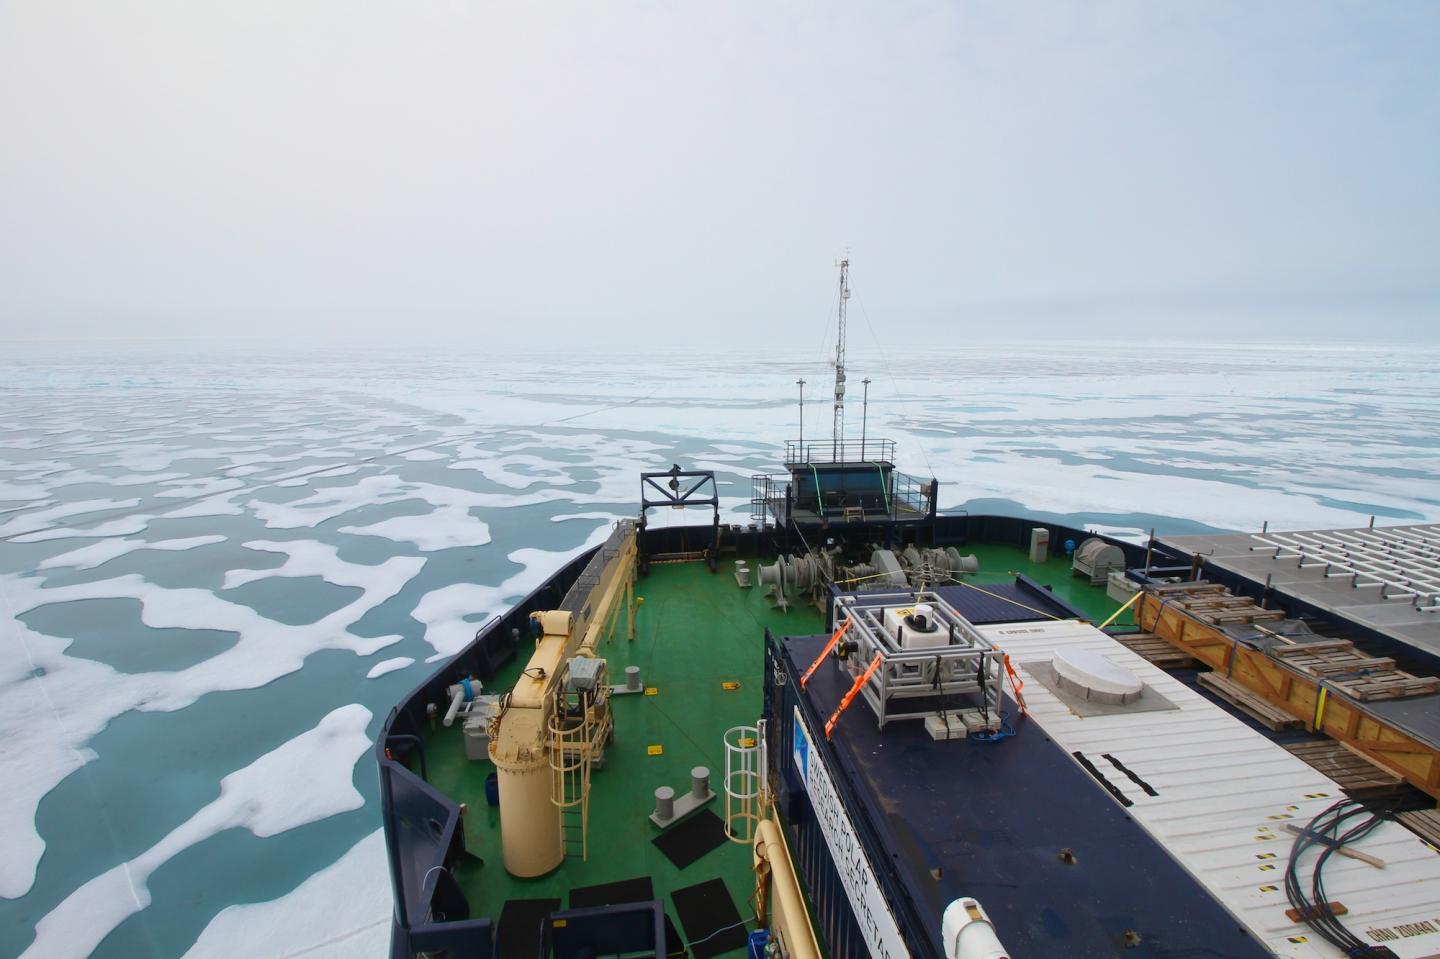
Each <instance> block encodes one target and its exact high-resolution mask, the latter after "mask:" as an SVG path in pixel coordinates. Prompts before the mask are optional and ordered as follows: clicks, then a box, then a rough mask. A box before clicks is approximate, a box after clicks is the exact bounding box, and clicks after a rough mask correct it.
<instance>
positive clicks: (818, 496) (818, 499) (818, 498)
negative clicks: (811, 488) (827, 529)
mask: <svg viewBox="0 0 1440 959" xmlns="http://www.w3.org/2000/svg"><path fill="white" fill-rule="evenodd" d="M810 472H811V473H812V474H814V476H815V506H816V507H817V508H818V509H819V510H820V515H821V516H824V515H825V494H824V493H822V492H820V471H819V470H817V469H816V468H815V464H814V463H811V464H810Z"/></svg>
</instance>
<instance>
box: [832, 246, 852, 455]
mask: <svg viewBox="0 0 1440 959" xmlns="http://www.w3.org/2000/svg"><path fill="white" fill-rule="evenodd" d="M849 300H850V258H849V257H848V256H847V257H846V258H845V259H843V260H841V261H840V322H839V327H840V336H839V338H838V339H837V340H836V341H835V433H834V438H833V439H832V440H831V443H832V446H831V450H830V452H831V460H832V461H834V462H839V461H840V442H841V440H842V439H844V434H845V305H846V303H848V302H849Z"/></svg>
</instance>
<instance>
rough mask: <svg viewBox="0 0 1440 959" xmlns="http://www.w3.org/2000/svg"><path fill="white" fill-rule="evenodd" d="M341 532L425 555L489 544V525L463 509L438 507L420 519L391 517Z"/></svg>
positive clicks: (417, 517)
mask: <svg viewBox="0 0 1440 959" xmlns="http://www.w3.org/2000/svg"><path fill="white" fill-rule="evenodd" d="M340 532H342V533H353V534H355V535H357V536H381V537H384V538H385V539H389V540H394V541H395V542H399V543H414V544H415V546H416V547H417V548H418V549H420V550H421V551H422V552H427V553H428V552H433V551H434V550H440V549H451V548H454V547H457V546H484V545H485V544H486V543H488V542H490V526H489V524H487V523H486V522H485V521H484V520H482V519H479V518H478V517H475V516H472V515H471V514H470V511H469V510H468V509H466V508H465V507H464V506H441V507H439V508H438V509H434V510H431V511H430V512H428V513H424V514H422V515H420V516H392V517H391V518H390V519H385V520H381V521H380V522H378V523H371V524H370V525H369V526H342V527H340Z"/></svg>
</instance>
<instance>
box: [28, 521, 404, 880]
mask: <svg viewBox="0 0 1440 959" xmlns="http://www.w3.org/2000/svg"><path fill="white" fill-rule="evenodd" d="M247 546H248V547H249V548H252V549H261V550H265V551H271V552H283V553H285V554H286V562H285V564H284V565H282V566H281V567H279V568H278V569H274V570H241V571H236V572H237V573H238V575H237V576H236V577H235V580H236V582H237V584H238V582H249V581H251V580H253V579H260V578H265V577H268V576H315V575H318V576H322V577H324V578H325V580H326V581H327V582H331V583H334V584H335V585H337V586H357V587H360V588H361V589H362V590H363V591H364V592H363V593H362V594H361V595H360V596H359V597H358V598H356V599H355V600H353V601H352V602H350V603H349V604H347V605H346V606H344V607H342V608H341V609H338V610H336V611H335V612H333V613H331V614H330V615H328V616H325V617H324V618H322V619H320V620H318V621H316V622H314V623H311V624H307V625H303V626H290V625H286V624H283V623H277V622H275V621H274V620H271V619H267V618H266V617H264V616H261V615H260V614H259V613H257V612H256V611H255V610H253V609H251V608H250V607H249V606H245V605H242V604H239V603H232V602H228V601H226V600H224V599H221V598H220V597H218V596H216V595H215V593H213V592H211V591H210V590H207V589H193V588H183V589H168V588H165V587H161V586H157V585H155V584H153V583H149V582H147V581H146V580H145V579H144V578H142V577H140V576H137V575H133V574H131V575H127V576H119V577H114V578H111V579H104V580H98V581H95V582H87V583H74V584H70V585H66V586H56V587H51V588H45V587H44V586H43V585H42V581H41V580H40V579H38V578H37V577H33V576H13V575H10V576H0V597H3V600H4V602H5V604H6V607H7V608H6V609H5V612H6V613H7V614H8V616H9V617H11V618H10V619H8V620H0V625H3V627H4V628H5V629H6V630H7V632H8V633H9V635H10V637H11V638H13V639H14V640H15V642H14V646H15V647H16V648H19V649H21V650H23V651H24V653H25V655H24V656H23V657H21V656H15V657H10V658H0V729H4V730H6V732H7V736H8V737H9V738H8V739H7V740H6V747H7V748H6V749H4V750H0V782H5V783H6V784H7V786H6V788H5V789H4V790H0V848H4V849H5V850H6V855H5V856H4V857H0V896H4V897H6V898H15V897H17V896H20V895H23V894H24V893H25V892H26V890H28V889H29V888H30V886H31V884H32V883H33V881H34V877H35V868H36V864H37V863H38V861H39V859H40V855H41V853H42V852H43V850H44V842H43V841H42V840H41V839H40V837H39V835H38V834H37V833H36V832H35V825H34V824H35V810H36V808H37V806H38V805H39V803H40V799H41V797H43V796H44V795H45V794H46V793H47V792H49V791H50V790H51V789H53V788H54V787H55V786H56V784H58V783H59V782H60V781H61V780H62V779H64V778H65V777H66V776H67V775H69V774H70V773H71V772H73V771H75V770H76V769H78V768H79V767H80V766H81V765H83V764H84V763H85V762H87V761H89V759H91V758H93V753H91V752H90V751H89V749H88V745H87V744H88V743H89V742H90V740H91V739H93V738H94V737H95V736H96V735H97V734H98V733H99V732H100V731H101V730H102V729H104V728H105V725H106V724H107V723H108V722H109V721H110V720H111V719H113V718H115V717H116V716H119V715H121V714H123V713H125V712H128V711H129V710H132V709H140V710H144V711H158V712H170V711H174V710H178V709H182V708H184V707H185V706H188V705H190V704H191V703H193V702H194V701H195V700H196V699H198V698H199V697H201V696H203V695H206V694H208V693H213V692H221V691H225V690H232V689H254V688H257V687H259V686H263V685H265V684H266V683H269V682H271V681H273V680H274V679H276V678H278V677H280V676H284V675H286V674H288V673H292V672H294V671H295V670H298V669H300V668H301V666H302V665H304V662H305V659H306V657H308V656H310V655H311V654H313V653H316V652H319V651H320V650H323V649H340V650H349V651H351V652H353V653H355V654H356V655H358V656H370V655H372V654H374V653H376V652H378V651H379V650H381V649H383V648H385V647H386V646H389V645H391V644H393V643H396V642H398V641H399V640H400V639H401V637H400V636H398V635H386V636H379V637H362V636H356V635H355V634H353V633H351V632H349V627H350V626H353V625H354V624H355V623H356V622H358V621H359V620H360V619H361V618H362V617H363V616H364V615H365V614H366V613H368V612H369V611H370V610H372V609H374V608H375V607H377V606H379V605H380V604H382V603H384V602H385V601H386V600H388V599H390V598H391V597H392V596H395V595H396V594H397V593H399V592H400V590H401V589H403V588H404V586H405V584H406V583H408V582H409V581H410V580H411V579H412V578H413V577H414V576H415V575H416V574H417V573H418V572H419V571H420V568H421V567H422V566H423V565H424V564H425V560H424V559H422V558H420V557H409V556H395V557H391V558H390V559H388V560H386V561H385V562H383V563H380V564H378V565H375V566H365V565H360V564H356V563H347V562H345V561H343V560H340V559H338V557H337V556H336V552H337V549H336V547H334V546H329V545H327V544H323V543H315V542H311V541H304V540H301V541H295V542H286V543H268V542H262V541H254V542H251V543H248V544H247ZM81 599H136V600H139V601H140V604H141V621H142V622H143V623H144V624H145V625H147V626H150V627H152V628H156V629H165V628H179V629H207V630H225V631H231V632H235V633H237V634H238V636H239V639H238V640H237V641H236V643H235V644H234V645H233V646H231V647H229V648H228V649H226V650H224V651H223V652H221V653H219V654H217V655H215V656H213V657H211V658H209V659H206V660H202V661H201V662H199V663H196V664H195V665H193V666H190V667H188V668H185V669H181V670H176V671H174V672H152V673H120V672H117V671H115V670H113V669H111V668H110V667H108V666H105V665H103V664H101V663H97V662H95V661H93V660H88V659H81V658H78V657H71V656H66V655H65V649H66V647H68V646H69V645H70V640H68V639H59V638H56V637H53V636H47V635H44V634H42V633H38V632H36V631H34V630H32V629H30V628H29V627H27V626H25V625H24V624H23V623H22V622H20V621H19V620H18V619H16V618H14V617H18V616H19V615H21V614H23V613H25V612H28V611H29V610H31V609H36V608H38V607H40V606H44V605H48V604H51V603H65V602H71V601H74V600H81ZM68 689H85V690H87V691H88V692H87V695H85V696H83V697H74V696H69V695H68V694H67V693H66V692H65V691H66V690H68ZM62 700H63V701H65V702H66V704H67V705H66V707H65V709H64V711H63V713H62V712H56V710H55V707H54V706H53V704H54V703H56V702H60V701H62Z"/></svg>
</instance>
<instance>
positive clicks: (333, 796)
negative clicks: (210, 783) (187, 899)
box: [24, 703, 371, 959]
mask: <svg viewBox="0 0 1440 959" xmlns="http://www.w3.org/2000/svg"><path fill="white" fill-rule="evenodd" d="M370 716H371V713H370V710H368V709H366V708H365V707H364V706H361V705H359V704H358V703H352V704H351V705H349V706H342V707H340V708H339V709H336V710H334V711H333V712H331V713H329V714H327V715H326V716H325V717H324V718H323V719H321V720H320V723H319V724H318V725H317V726H315V728H314V729H311V730H310V731H309V732H306V733H302V734H301V735H299V736H297V737H295V738H294V739H292V740H290V741H289V742H287V743H284V744H282V745H281V746H279V747H278V748H276V749H274V750H273V751H271V752H268V753H266V754H265V755H263V756H261V757H260V758H259V759H257V760H255V761H254V762H253V763H251V764H250V765H248V766H246V767H244V768H243V769H239V770H236V771H235V772H233V773H231V774H230V775H228V776H226V777H225V778H224V779H222V780H220V796H219V797H218V798H217V799H215V800H214V801H213V802H211V803H210V804H209V805H207V806H205V807H203V808H202V809H201V810H200V811H199V812H197V813H195V815H193V816H191V817H190V818H189V819H188V820H186V821H185V822H184V823H182V824H181V825H180V826H177V827H176V828H175V829H174V830H173V831H171V832H170V833H169V835H167V836H166V837H165V838H164V839H161V840H160V841H159V842H158V843H156V844H155V845H154V846H151V847H150V848H149V849H147V850H146V851H145V852H143V853H141V854H140V855H139V856H137V857H136V858H134V859H132V860H130V861H129V862H122V863H120V864H118V865H116V866H113V867H111V868H110V869H109V870H107V871H106V872H103V873H101V874H100V875H99V876H96V877H95V878H94V879H91V880H90V881H89V882H87V883H86V884H85V885H83V886H81V887H80V888H79V889H77V890H75V891H74V892H73V893H71V894H70V895H69V896H68V897H66V899H65V901H64V902H62V903H60V905H59V906H57V907H55V909H53V910H52V911H51V912H49V913H48V914H47V915H46V916H45V917H44V918H42V919H41V920H40V921H39V922H38V923H37V924H36V926H35V941H34V942H33V943H32V944H31V945H30V948H29V949H27V950H26V951H25V953H24V956H25V957H33V959H42V957H43V959H71V957H73V959H83V957H85V956H88V955H90V953H91V952H93V951H94V950H95V947H96V946H98V945H99V944H100V941H101V940H102V939H104V938H105V936H107V935H108V934H109V933H110V931H111V930H113V929H114V928H115V927H116V926H118V925H119V924H120V923H121V922H123V921H124V920H125V918H126V917H127V916H130V915H131V914H132V913H135V912H138V911H140V910H141V909H144V908H145V907H146V906H148V905H150V891H149V889H148V888H147V887H146V881H147V880H148V879H149V878H150V875H151V874H152V873H153V872H154V871H155V870H156V869H158V868H159V867H160V866H162V865H164V864H165V863H166V862H168V861H169V860H170V859H171V858H173V857H174V856H175V855H176V854H177V853H179V852H181V851H182V850H185V849H188V848H190V847H191V846H193V845H195V844H196V843H198V842H201V841H203V840H205V839H208V838H210V837H211V836H214V835H216V834H217V833H220V832H223V831H224V830H226V829H237V828H244V829H248V830H250V832H251V833H253V834H254V835H256V836H259V837H261V838H264V837H266V836H274V835H276V834H278V833H281V832H284V831H286V830H288V829H294V828H295V827H297V826H303V825H305V824H306V823H312V822H318V821H319V820H321V819H326V818H328V817H330V816H337V815H339V814H340V813H344V812H349V811H350V810H352V809H359V808H360V807H361V806H362V805H364V803H365V800H364V798H363V797H362V796H361V795H360V793H359V791H358V790H357V789H356V788H355V785H354V782H353V780H354V767H355V762H356V760H358V759H359V758H360V757H361V756H363V755H364V754H365V753H366V752H367V750H368V749H369V746H370V737H369V736H367V735H366V733H365V727H366V726H367V725H368V724H369V722H370Z"/></svg>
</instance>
